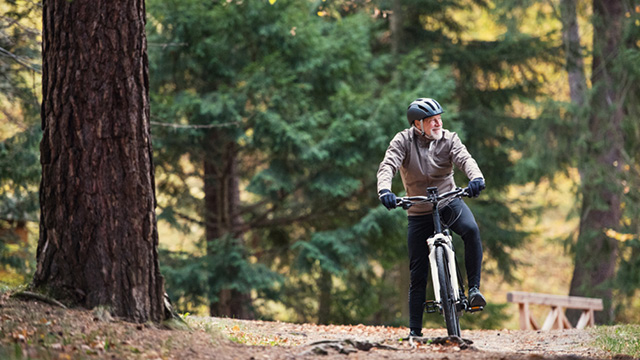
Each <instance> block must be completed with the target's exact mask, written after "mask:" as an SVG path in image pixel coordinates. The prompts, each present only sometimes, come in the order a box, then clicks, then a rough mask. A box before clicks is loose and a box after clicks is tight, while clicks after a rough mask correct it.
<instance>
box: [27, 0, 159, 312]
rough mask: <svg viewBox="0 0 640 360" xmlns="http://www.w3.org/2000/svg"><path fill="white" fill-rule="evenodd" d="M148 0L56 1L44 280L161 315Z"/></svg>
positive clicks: (41, 253) (69, 297)
mask: <svg viewBox="0 0 640 360" xmlns="http://www.w3.org/2000/svg"><path fill="white" fill-rule="evenodd" d="M144 29H145V6H144V1H143V0H130V1H125V2H112V1H93V0H75V1H55V0H51V1H45V2H44V44H43V79H42V83H43V96H44V99H43V103H42V113H41V116H42V127H43V132H44V134H43V138H42V142H41V163H42V182H41V186H40V208H41V219H40V239H39V242H38V250H37V259H38V265H37V270H36V274H35V277H34V279H33V285H34V286H35V287H36V288H39V289H41V290H43V291H45V292H47V293H49V294H51V295H52V296H54V297H56V298H59V299H62V300H63V301H67V302H70V303H74V304H80V305H83V306H85V307H88V308H92V307H95V306H105V307H108V308H110V309H111V311H112V312H113V313H114V314H115V315H117V316H121V317H123V318H126V319H129V320H132V321H137V322H145V321H149V320H151V321H160V320H162V319H163V317H164V303H163V294H164V285H163V278H162V276H161V275H160V271H159V264H158V257H157V246H158V232H157V228H156V217H155V209H154V208H155V190H154V173H153V164H152V152H151V139H150V130H149V98H148V86H149V79H148V64H147V55H146V49H147V44H146V37H145V32H144Z"/></svg>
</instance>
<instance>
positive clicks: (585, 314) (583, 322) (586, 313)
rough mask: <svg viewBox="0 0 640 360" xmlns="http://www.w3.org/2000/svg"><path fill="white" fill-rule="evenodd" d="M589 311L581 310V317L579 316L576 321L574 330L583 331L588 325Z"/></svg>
mask: <svg viewBox="0 0 640 360" xmlns="http://www.w3.org/2000/svg"><path fill="white" fill-rule="evenodd" d="M589 320H590V319H589V310H583V311H582V315H580V319H578V324H577V325H576V329H584V328H585V327H587V325H589Z"/></svg>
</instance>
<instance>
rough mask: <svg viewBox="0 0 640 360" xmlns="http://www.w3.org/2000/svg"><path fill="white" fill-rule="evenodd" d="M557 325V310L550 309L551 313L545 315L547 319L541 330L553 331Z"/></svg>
mask: <svg viewBox="0 0 640 360" xmlns="http://www.w3.org/2000/svg"><path fill="white" fill-rule="evenodd" d="M557 323H558V308H557V307H552V308H551V311H550V312H549V315H547V318H546V320H545V321H544V324H543V325H542V330H544V331H547V330H551V329H554V328H555V327H556V324H557Z"/></svg>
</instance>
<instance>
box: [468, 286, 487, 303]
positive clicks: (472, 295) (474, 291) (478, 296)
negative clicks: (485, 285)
mask: <svg viewBox="0 0 640 360" xmlns="http://www.w3.org/2000/svg"><path fill="white" fill-rule="evenodd" d="M485 305H487V300H485V299H484V296H482V293H481V292H480V290H479V289H478V287H477V286H474V287H472V288H471V289H469V306H470V307H472V308H474V307H484V306H485Z"/></svg>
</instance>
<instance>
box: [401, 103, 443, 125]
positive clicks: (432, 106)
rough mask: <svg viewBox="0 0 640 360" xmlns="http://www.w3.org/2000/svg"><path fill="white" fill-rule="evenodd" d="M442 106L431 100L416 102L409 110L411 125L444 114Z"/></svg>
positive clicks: (408, 115) (408, 117) (408, 116)
mask: <svg viewBox="0 0 640 360" xmlns="http://www.w3.org/2000/svg"><path fill="white" fill-rule="evenodd" d="M443 112H444V110H442V106H440V104H438V102H437V101H435V100H433V99H429V98H420V99H416V100H414V101H413V102H412V103H411V104H410V105H409V108H408V109H407V120H409V125H413V122H414V121H415V120H421V119H424V118H426V117H429V116H434V115H438V114H442V113H443Z"/></svg>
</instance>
